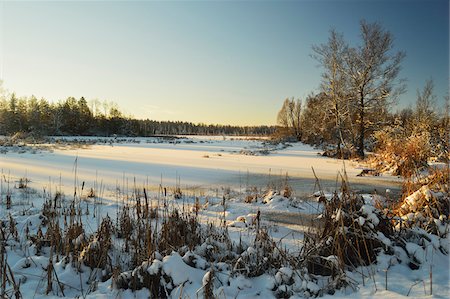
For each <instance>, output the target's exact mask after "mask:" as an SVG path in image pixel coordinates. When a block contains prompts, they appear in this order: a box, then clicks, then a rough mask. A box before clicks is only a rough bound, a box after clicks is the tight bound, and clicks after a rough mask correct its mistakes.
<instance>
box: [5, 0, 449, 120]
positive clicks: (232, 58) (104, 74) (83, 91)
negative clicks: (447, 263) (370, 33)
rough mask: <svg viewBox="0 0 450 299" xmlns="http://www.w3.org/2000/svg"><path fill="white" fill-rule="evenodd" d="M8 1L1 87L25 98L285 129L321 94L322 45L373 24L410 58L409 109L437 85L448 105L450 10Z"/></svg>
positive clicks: (406, 67) (391, 5) (406, 73)
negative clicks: (290, 115)
mask: <svg viewBox="0 0 450 299" xmlns="http://www.w3.org/2000/svg"><path fill="white" fill-rule="evenodd" d="M0 2H1V3H0V76H1V78H2V79H3V81H4V86H5V87H6V88H7V89H8V90H9V91H14V92H16V94H17V95H19V96H29V95H32V94H33V95H35V96H37V97H45V98H47V99H49V100H52V101H57V100H60V99H65V98H67V97H68V96H75V97H77V98H78V97H81V96H84V97H85V98H87V99H88V100H89V99H95V98H96V99H99V100H108V101H114V102H116V103H118V104H119V106H120V107H122V108H123V110H125V111H126V112H127V113H129V114H133V115H134V116H136V117H139V118H151V119H157V120H184V121H193V122H205V123H222V124H242V125H248V124H250V125H254V124H274V123H275V120H276V113H277V111H278V110H279V108H280V106H281V103H282V101H283V99H284V98H286V97H291V96H294V97H301V98H305V97H306V96H307V95H308V94H309V93H310V92H313V91H317V89H318V86H319V82H320V72H321V70H320V69H319V68H318V67H317V62H316V61H314V60H313V59H312V58H311V57H310V54H311V45H313V44H319V43H324V42H326V41H327V38H328V31H329V29H330V28H331V27H333V28H335V29H337V30H338V31H341V32H343V33H344V35H345V37H346V39H347V40H349V41H350V42H351V43H357V42H358V34H359V21H360V20H361V19H362V18H365V19H366V20H367V21H369V22H373V21H379V22H381V23H382V24H383V26H384V27H385V28H386V29H388V30H390V31H391V32H392V33H393V34H394V36H395V46H396V49H397V50H404V51H406V54H407V57H406V59H405V61H404V63H403V70H402V72H401V74H400V75H401V77H405V78H407V79H408V92H407V93H406V94H404V95H403V96H402V98H401V101H400V105H401V106H407V105H409V104H413V103H414V101H415V98H416V89H417V88H421V87H422V86H423V85H424V82H425V80H427V79H429V78H431V77H432V78H433V79H434V81H435V85H436V95H437V97H438V103H439V104H441V105H443V102H444V101H443V97H444V96H445V95H446V93H447V92H448V85H449V1H448V0H423V1H417V0H408V1H406V0H403V1H402V0H390V1H388V0H386V1H382V0H379V1H375V0H373V1H370V0H358V1H357V0H347V1H344V0H336V1H325V0H323V1H321V0H318V1H264V2H261V1H242V2H241V1H235V2H220V1H219V2H210V1H205V2H189V1H183V2H149V1H139V2H131V3H130V2H115V1H96V2H89V1H86V2H58V1H49V2H42V1H29V2H16V1H3V0H0Z"/></svg>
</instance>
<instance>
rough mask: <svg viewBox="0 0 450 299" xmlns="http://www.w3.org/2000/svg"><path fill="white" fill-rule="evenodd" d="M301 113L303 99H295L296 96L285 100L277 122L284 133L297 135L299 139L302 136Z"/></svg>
mask: <svg viewBox="0 0 450 299" xmlns="http://www.w3.org/2000/svg"><path fill="white" fill-rule="evenodd" d="M301 115H302V101H301V100H299V99H297V100H294V98H291V99H286V100H284V103H283V106H282V107H281V110H280V111H279V112H278V116H277V122H278V124H279V125H280V126H281V128H282V130H283V131H284V132H283V134H284V135H292V136H295V138H297V140H300V139H301V138H302V130H301Z"/></svg>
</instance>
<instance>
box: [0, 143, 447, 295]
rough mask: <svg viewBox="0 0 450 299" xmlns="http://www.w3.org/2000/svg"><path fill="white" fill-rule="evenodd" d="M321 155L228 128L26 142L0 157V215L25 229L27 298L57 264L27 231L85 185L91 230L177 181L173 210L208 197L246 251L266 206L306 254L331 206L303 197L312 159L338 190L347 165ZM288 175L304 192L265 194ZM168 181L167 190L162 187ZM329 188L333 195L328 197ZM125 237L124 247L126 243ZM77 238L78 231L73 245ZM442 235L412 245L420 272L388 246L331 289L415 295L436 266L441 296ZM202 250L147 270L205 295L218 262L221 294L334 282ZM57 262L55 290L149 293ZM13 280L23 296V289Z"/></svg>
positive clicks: (20, 240) (371, 182) (20, 277)
mask: <svg viewBox="0 0 450 299" xmlns="http://www.w3.org/2000/svg"><path fill="white" fill-rule="evenodd" d="M262 150H268V151H269V154H268V155H261V151H262ZM317 152H318V151H317V150H315V149H313V148H311V147H310V146H306V145H302V144H294V145H292V146H288V147H286V148H284V147H282V146H272V145H268V144H265V143H264V140H243V139H233V140H231V138H226V139H224V138H223V137H215V138H208V137H202V138H200V137H195V138H189V139H179V140H175V141H173V140H172V141H164V142H160V141H159V140H158V139H155V138H139V139H133V140H131V139H130V140H128V141H125V142H120V143H114V142H112V143H109V142H107V143H106V144H94V145H89V146H87V147H86V148H80V147H73V146H62V147H58V148H54V149H53V150H52V151H51V152H50V151H37V152H33V151H32V150H31V151H30V150H25V151H24V152H23V151H21V153H19V152H17V151H15V150H8V151H7V152H6V153H5V154H2V155H0V167H1V168H2V180H1V182H2V185H1V202H0V220H1V221H2V222H3V223H4V227H5V228H7V227H8V228H9V227H10V216H9V215H11V217H12V218H13V219H14V221H15V222H16V229H17V231H18V236H17V237H13V236H10V238H11V239H10V241H9V242H7V243H8V244H7V247H6V248H7V261H8V264H9V266H10V267H11V269H12V272H13V273H14V276H15V280H16V281H20V285H21V287H20V291H21V293H22V296H23V297H24V298H41V297H42V298H43V297H46V293H47V292H46V290H47V289H48V286H47V283H46V281H47V274H48V271H47V270H46V269H48V264H49V261H50V260H51V259H50V252H49V249H48V247H45V246H44V248H43V249H42V250H41V251H39V250H37V249H36V246H35V245H31V246H30V241H29V238H28V236H27V235H28V234H29V235H34V234H37V233H38V230H39V228H42V230H43V231H42V232H43V233H44V234H45V233H46V230H47V228H46V227H44V226H42V221H43V217H42V211H41V210H42V209H41V207H42V205H43V203H44V202H45V201H46V200H48V199H49V198H50V199H51V198H53V197H54V196H55V194H56V193H57V192H58V191H62V192H63V193H65V197H64V198H63V199H62V200H63V202H65V204H67V205H69V204H70V203H71V201H72V199H73V193H74V188H75V187H76V190H77V198H78V199H81V201H80V202H79V207H80V211H81V214H82V216H81V222H82V223H83V224H84V227H85V230H86V235H87V236H88V235H92V234H93V233H94V232H95V231H97V228H98V227H99V225H100V221H101V218H102V217H105V216H106V215H109V216H110V217H111V218H112V219H113V220H114V219H116V217H117V214H118V213H120V212H122V211H123V208H124V204H126V203H127V202H128V199H129V198H133V192H135V191H136V190H135V186H136V188H137V189H141V190H142V187H145V188H146V189H147V190H150V191H149V192H150V198H151V202H152V205H153V206H156V205H157V204H158V203H159V204H160V205H161V202H160V200H162V198H163V195H162V194H161V193H162V190H163V189H162V188H164V187H167V189H168V195H167V197H166V198H167V199H168V201H167V202H168V204H169V205H170V206H171V207H177V208H178V209H179V210H180V211H181V210H184V209H186V210H191V211H192V210H193V209H194V207H195V206H197V207H198V219H199V221H200V222H201V223H203V225H205V226H206V223H213V224H215V225H218V226H220V224H221V223H223V220H225V221H226V227H227V231H228V233H229V235H230V238H231V240H232V241H233V242H235V243H236V244H238V243H241V242H242V243H243V247H244V249H245V248H246V250H245V252H244V253H243V255H242V256H243V258H245V257H247V258H251V257H254V255H255V253H254V250H255V249H254V248H253V247H252V243H253V241H254V238H255V231H256V224H255V219H256V218H257V215H258V212H259V213H261V217H262V220H261V223H260V225H261V226H264V227H265V228H267V230H268V233H269V234H270V236H271V237H272V238H273V240H274V241H275V242H277V244H278V245H277V246H280V247H283V248H285V249H286V250H288V251H289V252H290V253H291V254H294V255H295V254H296V253H298V252H300V251H301V249H302V246H303V238H304V233H305V232H307V231H308V230H309V229H310V228H311V224H312V223H318V222H320V220H318V219H316V216H317V214H318V213H320V212H321V210H322V207H323V206H322V204H320V203H318V202H314V201H311V200H304V199H305V196H306V195H307V194H309V195H312V193H313V192H315V191H317V187H315V179H314V175H313V173H312V170H311V167H314V170H315V172H316V174H317V176H318V177H319V178H320V180H321V183H322V187H323V188H324V189H326V190H328V191H332V190H335V188H336V176H337V173H338V172H339V171H342V169H343V162H342V161H337V160H333V159H329V158H325V157H322V156H319V155H317ZM253 153H255V155H253ZM345 170H346V173H347V175H348V178H349V181H350V183H351V184H352V186H357V187H359V188H360V189H362V190H366V191H368V190H372V188H378V189H380V190H383V188H384V189H386V188H398V181H399V180H398V179H397V178H392V177H370V178H360V177H357V176H356V175H357V174H358V173H359V172H360V171H361V167H360V166H359V165H356V164H353V163H349V162H346V164H345ZM286 172H288V174H289V177H290V181H289V183H290V185H291V186H292V188H293V189H294V191H296V192H295V194H297V195H299V196H295V195H294V196H293V198H291V199H287V198H285V197H283V196H281V195H280V194H279V193H276V192H273V191H272V192H264V191H266V190H267V189H268V186H272V187H273V188H272V189H282V188H283V184H284V181H283V177H284V176H285V173H286ZM24 177H26V178H28V179H29V180H30V182H25V181H23V180H22V184H23V183H24V182H25V183H27V188H21V189H19V187H20V185H21V182H20V178H24ZM177 180H178V181H179V182H180V183H178V182H177ZM135 181H136V183H135ZM161 181H162V184H161V189H158V185H159V184H160V183H161ZM83 182H85V184H83ZM177 185H179V186H180V187H181V188H182V189H183V195H184V196H182V197H181V198H176V196H175V194H174V191H175V187H176V186H177ZM82 186H83V187H82ZM22 187H23V186H22ZM28 187H31V188H32V189H30V188H28ZM90 188H93V189H95V192H96V196H95V199H93V198H89V197H87V194H88V192H89V189H90ZM269 191H270V190H269ZM49 193H51V195H49ZM7 194H11V196H12V206H11V208H10V209H6V195H7ZM249 196H255V200H248V198H249ZM326 197H328V198H329V197H330V195H329V194H326ZM164 198H165V197H164ZM364 198H365V199H366V201H367V202H372V201H373V195H369V194H365V195H364ZM246 201H247V202H246ZM224 202H225V205H224V204H223V203H224ZM129 203H130V204H131V205H132V204H133V203H134V201H132V200H130V201H129ZM297 218H298V219H297ZM368 218H370V217H368ZM59 222H60V226H61V227H62V228H63V227H65V226H66V225H65V223H64V222H65V219H63V218H62V217H61V219H59ZM318 225H319V224H318ZM27 231H28V232H27ZM26 232H27V233H26ZM77 239H78V238H77ZM115 241H116V242H118V244H122V243H121V242H122V241H121V240H118V239H117V240H115ZM77 242H78V241H76V242H75V240H74V244H75V243H77ZM436 242H437V244H438V245H439V244H440V243H439V242H446V243H447V245H446V246H447V248H448V239H443V241H439V240H438V241H436V240H435V239H432V240H431V241H430V246H428V247H427V249H426V250H423V249H422V247H420V246H415V245H414V244H413V243H411V245H409V247H408V248H410V250H411V252H408V253H403V255H406V254H408V255H409V254H412V255H413V256H417V258H418V259H419V260H421V261H422V264H421V267H420V268H419V269H417V270H414V271H412V270H411V269H410V267H408V265H407V264H399V263H398V260H402V259H407V258H406V257H405V256H398V257H397V258H398V259H394V257H393V256H392V255H387V254H380V255H379V256H378V263H377V264H374V265H372V266H370V267H359V268H358V271H354V272H351V273H350V272H349V273H348V276H349V279H351V280H352V281H354V282H355V283H356V285H357V288H356V289H352V288H345V289H342V290H338V291H336V293H335V294H334V295H333V296H330V297H329V298H344V297H346V298H358V297H366V298H373V297H381V296H383V297H386V298H398V297H403V296H407V295H409V297H414V298H417V297H426V298H428V297H431V296H430V292H431V280H430V272H432V273H433V297H436V298H447V297H448V295H449V291H450V289H449V272H448V271H449V267H448V265H449V260H448V256H447V255H444V254H442V253H441V252H440V251H439V250H437V249H436V246H435V244H436ZM93 244H95V243H93ZM444 245H445V244H444ZM208 246H209V245H208ZM202 248H203V247H202ZM202 248H199V249H196V250H197V251H196V250H194V251H192V252H190V251H188V252H186V253H185V254H184V255H180V253H178V252H173V253H172V254H169V255H166V256H161V257H157V258H156V259H155V260H153V261H149V263H148V265H146V266H145V270H146V271H148V273H150V272H151V273H164V275H166V276H167V277H169V278H170V281H171V285H172V287H173V290H172V293H171V294H170V295H171V297H172V298H179V297H182V298H196V297H197V296H199V297H203V294H204V293H203V289H204V286H205V283H206V282H207V281H208V275H210V274H208V273H210V272H209V271H210V270H211V269H213V268H214V269H215V271H216V274H215V278H214V281H213V285H214V290H215V291H214V294H215V295H216V296H217V297H218V298H273V297H275V294H284V293H283V288H286V290H288V289H289V290H290V291H293V292H294V295H293V297H294V298H297V297H308V296H314V294H316V292H317V291H318V290H319V289H320V288H321V287H322V284H323V283H325V281H322V280H320V279H319V280H318V281H317V280H315V282H314V280H312V279H307V278H304V277H300V276H298V275H297V273H298V269H292V268H291V267H289V266H287V265H285V266H284V267H281V268H280V269H279V270H278V272H277V273H265V274H262V275H258V276H256V277H246V276H245V275H241V274H236V272H235V271H234V270H233V269H230V268H229V267H228V266H227V265H225V264H224V263H216V264H212V263H211V264H210V263H208V262H207V261H206V260H205V259H204V258H202V254H204V252H203V251H202V250H205V249H204V248H203V249H202ZM207 248H209V247H207ZM398 252H400V253H401V252H402V251H401V250H399V251H398ZM111 254H112V258H114V259H119V260H124V261H126V260H127V257H126V254H125V253H124V252H121V251H120V250H118V251H113V252H112V253H111ZM190 255H192V256H191V257H194V261H195V265H196V266H195V267H193V266H192V265H189V263H187V259H189V257H190ZM52 262H53V267H54V272H55V273H56V277H57V278H58V280H59V285H57V284H56V282H55V286H53V288H52V290H51V291H50V292H49V294H50V295H53V296H54V297H57V295H62V291H61V288H60V287H59V286H61V285H62V286H64V287H63V291H64V295H65V296H67V297H75V296H81V297H82V296H87V297H89V298H91V297H92V298H147V297H148V296H149V291H148V290H146V289H142V290H139V291H135V292H132V291H131V290H129V289H128V290H124V289H120V290H117V289H114V288H112V287H111V286H112V278H109V279H108V280H106V281H103V282H102V281H101V279H99V280H98V281H97V282H95V283H94V281H95V279H93V278H95V277H96V276H101V275H100V274H99V273H96V272H95V271H93V270H92V269H91V268H89V267H87V266H85V265H81V266H80V269H77V268H74V267H73V264H72V263H70V262H68V261H67V260H66V259H64V258H62V259H58V258H56V259H55V257H53V259H52ZM430 266H432V267H430ZM430 269H432V271H430ZM125 270H127V269H122V271H125ZM219 270H220V271H219ZM158 271H159V272H158ZM161 271H162V272H161ZM386 271H387V272H386ZM133 273H135V271H134V272H133ZM136 273H137V272H136ZM386 273H387V277H388V286H387V290H386V284H385V279H386ZM122 274H123V275H124V277H131V275H134V274H132V273H131V272H129V273H128V272H126V271H125V272H124V273H122ZM9 289H10V293H9V294H10V295H11V296H12V295H13V291H12V290H11V288H9ZM287 293H288V292H286V294H287ZM327 296H328V295H327ZM327 296H325V297H327Z"/></svg>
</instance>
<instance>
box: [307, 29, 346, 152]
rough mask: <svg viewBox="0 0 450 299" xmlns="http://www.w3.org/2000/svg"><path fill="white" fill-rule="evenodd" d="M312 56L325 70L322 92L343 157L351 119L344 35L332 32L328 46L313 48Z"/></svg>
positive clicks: (339, 150)
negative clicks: (343, 147) (346, 127)
mask: <svg viewBox="0 0 450 299" xmlns="http://www.w3.org/2000/svg"><path fill="white" fill-rule="evenodd" d="M313 51H314V54H313V55H312V56H313V58H314V59H316V60H317V61H318V62H319V63H320V64H321V66H322V68H323V69H324V71H323V73H322V84H321V90H322V92H323V93H324V94H325V95H326V97H325V98H326V99H327V102H328V103H325V107H326V109H327V111H328V113H329V114H330V115H331V116H332V117H333V119H334V122H335V128H336V132H335V134H334V135H335V136H334V139H335V142H336V145H337V154H338V156H342V152H341V144H342V145H344V146H345V145H346V143H345V140H344V136H343V135H344V126H345V122H346V121H347V120H348V118H349V109H348V107H349V105H348V104H347V102H348V101H349V96H348V95H349V91H348V89H349V88H348V78H347V76H346V73H345V60H344V57H345V55H346V52H347V51H348V45H347V43H346V42H345V41H344V37H343V35H342V34H340V33H338V32H336V31H335V30H334V29H332V30H330V37H329V38H328V42H327V43H326V44H321V45H318V46H316V45H315V46H313Z"/></svg>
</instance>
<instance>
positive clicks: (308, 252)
mask: <svg viewBox="0 0 450 299" xmlns="http://www.w3.org/2000/svg"><path fill="white" fill-rule="evenodd" d="M323 218H324V225H323V229H322V230H321V231H319V233H318V234H315V235H310V236H305V239H306V240H305V246H304V249H303V258H304V259H305V260H306V261H307V267H308V271H309V273H311V274H316V275H331V276H335V275H337V274H339V273H341V270H342V269H344V266H348V267H351V268H354V267H357V266H360V265H370V264H372V263H374V262H375V261H376V255H377V253H378V251H380V250H382V249H383V248H385V246H384V244H383V242H382V241H381V240H382V239H383V238H385V237H383V238H381V240H380V234H381V235H382V236H390V235H391V234H392V225H391V222H390V221H389V220H388V218H387V217H386V216H385V215H383V214H382V212H381V211H379V210H377V209H376V208H375V207H373V206H371V205H368V204H365V202H364V200H363V198H362V197H360V196H358V195H356V194H354V193H350V192H349V191H346V192H342V195H341V196H338V194H337V193H335V195H334V196H333V198H332V199H331V200H330V201H326V202H325V208H324V214H323Z"/></svg>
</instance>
